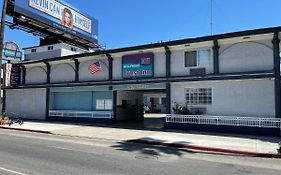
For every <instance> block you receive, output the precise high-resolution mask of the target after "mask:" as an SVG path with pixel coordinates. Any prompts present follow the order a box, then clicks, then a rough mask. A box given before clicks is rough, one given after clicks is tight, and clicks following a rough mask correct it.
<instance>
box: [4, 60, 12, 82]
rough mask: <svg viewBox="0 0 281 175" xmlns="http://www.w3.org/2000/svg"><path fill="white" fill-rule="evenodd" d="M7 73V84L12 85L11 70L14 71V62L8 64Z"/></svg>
mask: <svg viewBox="0 0 281 175" xmlns="http://www.w3.org/2000/svg"><path fill="white" fill-rule="evenodd" d="M5 71H6V75H5V86H10V85H11V72H12V64H10V63H7V64H6V70H5Z"/></svg>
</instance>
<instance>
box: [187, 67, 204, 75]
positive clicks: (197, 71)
mask: <svg viewBox="0 0 281 175" xmlns="http://www.w3.org/2000/svg"><path fill="white" fill-rule="evenodd" d="M190 75H199V76H204V75H206V68H192V69H190Z"/></svg>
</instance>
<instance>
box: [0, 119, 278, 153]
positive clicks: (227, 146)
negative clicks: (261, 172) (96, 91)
mask: <svg viewBox="0 0 281 175" xmlns="http://www.w3.org/2000/svg"><path fill="white" fill-rule="evenodd" d="M113 127H114V126H113ZM113 127H111V126H110V125H104V126H103V127H101V126H82V125H75V124H60V123H47V122H31V121H27V122H25V123H24V124H23V125H21V126H19V125H13V126H0V128H4V129H14V130H23V131H32V132H39V133H48V134H55V135H63V136H72V137H84V138H94V139H100V140H112V141H118V142H134V143H145V144H154V145H164V146H173V147H180V148H186V149H192V150H200V151H211V152H221V153H232V154H242V155H251V156H261V157H276V158H281V155H277V153H278V152H277V149H278V142H280V141H281V138H277V137H262V136H261V137H258V136H245V135H222V134H214V133H210V134H209V133H196V132H180V131H179V132H177V131H172V132H171V131H168V130H161V131H160V130H159V131H150V130H138V129H123V128H113Z"/></svg>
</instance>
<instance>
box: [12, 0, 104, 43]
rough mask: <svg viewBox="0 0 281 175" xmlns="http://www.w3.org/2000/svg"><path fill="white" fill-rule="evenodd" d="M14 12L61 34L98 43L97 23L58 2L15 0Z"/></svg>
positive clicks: (55, 0) (53, 0) (49, 0)
mask: <svg viewBox="0 0 281 175" xmlns="http://www.w3.org/2000/svg"><path fill="white" fill-rule="evenodd" d="M14 11H15V12H16V13H18V14H22V15H23V16H26V17H28V18H31V19H33V20H36V21H40V22H42V23H45V24H48V25H51V26H53V27H55V28H57V29H59V30H61V31H63V32H66V33H69V34H71V35H75V36H78V37H81V38H83V39H86V40H88V41H90V42H92V43H96V44H97V43H98V22H97V20H96V19H94V18H93V17H90V16H88V15H85V13H81V12H80V11H79V10H77V9H75V8H73V7H71V6H69V5H66V3H64V2H63V1H61V0H60V1H59V0H15V8H14Z"/></svg>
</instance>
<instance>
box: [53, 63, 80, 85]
mask: <svg viewBox="0 0 281 175" xmlns="http://www.w3.org/2000/svg"><path fill="white" fill-rule="evenodd" d="M50 77H51V80H50V81H51V83H63V82H74V81H75V65H74V63H69V64H66V63H64V64H55V65H51V75H50Z"/></svg>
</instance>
